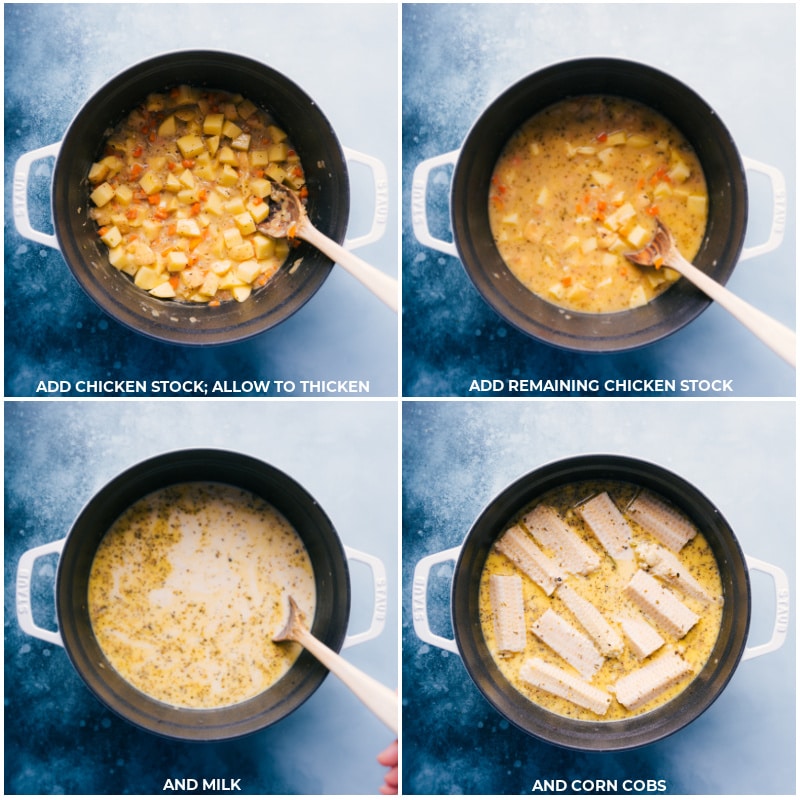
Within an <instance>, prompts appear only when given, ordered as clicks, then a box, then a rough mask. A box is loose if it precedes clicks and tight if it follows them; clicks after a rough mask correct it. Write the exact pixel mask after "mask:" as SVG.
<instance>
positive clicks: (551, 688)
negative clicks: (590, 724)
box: [519, 658, 611, 714]
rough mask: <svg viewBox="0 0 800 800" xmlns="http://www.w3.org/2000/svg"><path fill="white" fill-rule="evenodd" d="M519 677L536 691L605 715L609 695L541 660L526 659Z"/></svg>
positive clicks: (609, 698)
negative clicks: (539, 690)
mask: <svg viewBox="0 0 800 800" xmlns="http://www.w3.org/2000/svg"><path fill="white" fill-rule="evenodd" d="M519 677H520V679H521V680H523V681H525V683H529V684H530V685H531V686H535V687H536V688H537V689H541V690H542V691H545V692H549V693H550V694H554V695H556V697H560V698H562V699H563V700H568V701H569V702H570V703H575V705H578V706H580V707H581V708H587V709H589V711H594V713H595V714H605V713H606V711H608V707H609V705H610V704H611V695H610V694H607V693H606V692H603V691H601V690H600V689H598V688H597V687H595V686H592V685H591V684H590V683H587V682H586V681H584V680H581V679H580V678H578V677H577V676H576V675H572V674H571V673H569V672H567V671H566V670H564V669H561V668H560V667H556V666H555V665H553V664H548V663H547V662H546V661H543V660H542V659H541V658H530V659H528V660H527V661H526V662H525V663H524V664H523V665H522V666H521V667H520V670H519Z"/></svg>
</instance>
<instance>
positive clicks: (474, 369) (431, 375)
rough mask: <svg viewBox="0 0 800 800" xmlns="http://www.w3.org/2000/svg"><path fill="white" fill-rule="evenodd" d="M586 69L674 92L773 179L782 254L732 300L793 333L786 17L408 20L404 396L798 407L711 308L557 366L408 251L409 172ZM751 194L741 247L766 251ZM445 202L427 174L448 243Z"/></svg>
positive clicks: (786, 374) (423, 11) (766, 354)
mask: <svg viewBox="0 0 800 800" xmlns="http://www.w3.org/2000/svg"><path fill="white" fill-rule="evenodd" d="M586 56H612V57H619V58H625V59H629V60H633V61H641V62H643V63H647V64H651V65H652V66H654V67H656V68H659V69H661V70H663V71H665V72H667V73H669V74H671V75H673V76H675V77H676V78H678V79H679V80H681V81H683V82H684V83H686V84H688V85H689V86H690V87H692V88H693V89H694V90H695V91H696V92H697V93H698V94H699V95H700V96H701V97H703V98H704V99H705V100H706V102H707V103H708V104H709V105H711V107H712V108H713V109H714V110H715V111H716V112H717V114H718V115H719V116H720V117H721V119H722V120H723V122H724V123H725V125H726V126H727V127H728V129H729V131H730V132H731V134H732V136H733V139H734V141H735V142H736V144H737V146H738V149H739V151H740V153H741V154H742V155H744V156H749V157H750V158H754V159H757V160H759V161H762V162H766V163H768V164H771V165H773V166H775V167H777V168H779V169H780V170H781V171H782V173H783V175H784V177H785V178H786V181H787V184H788V201H789V203H788V215H787V226H786V235H785V239H784V241H783V243H782V245H781V246H780V247H779V248H778V249H777V250H775V251H773V252H772V253H770V254H768V255H763V256H760V257H757V258H754V259H751V260H748V261H746V262H743V263H740V264H739V265H738V266H737V268H736V270H735V272H734V274H733V276H732V277H731V280H730V281H729V283H728V287H729V288H730V289H731V290H732V291H733V292H735V293H737V294H740V295H741V296H742V297H743V298H744V299H746V300H747V301H749V302H750V303H752V304H753V305H754V306H756V307H757V308H760V309H762V310H764V311H765V312H766V313H768V314H771V315H772V316H774V317H776V318H777V319H779V320H780V321H781V322H783V323H784V324H787V325H789V326H790V327H794V322H795V287H796V282H795V226H794V220H795V214H794V199H795V187H794V176H795V91H794V80H795V7H794V5H778V4H744V5H739V4H713V5H711V4H705V5H704V4H695V3H675V4H670V5H666V4H664V5H661V4H648V3H638V4H630V3H619V4H613V3H612V4H606V3H587V4H562V3H541V4H537V3H519V4H502V3H485V4H432V5H427V4H426V5H422V4H404V5H403V106H402V108H403V173H402V174H403V210H404V215H403V233H402V243H403V280H404V283H403V302H404V314H403V393H404V395H405V396H409V397H412V396H413V397H423V396H435V397H442V396H462V397H463V396H468V395H470V384H471V381H472V380H473V379H481V378H490V379H491V378H498V379H503V380H508V379H510V378H599V379H603V378H676V379H678V380H680V379H682V378H706V379H715V378H722V379H725V378H728V379H733V381H734V388H735V394H736V395H738V396H794V390H795V375H794V372H793V371H792V369H791V368H790V367H788V366H787V365H786V364H785V363H784V362H783V361H781V360H780V359H779V358H778V357H777V356H776V355H774V354H773V353H772V352H771V351H770V350H768V349H767V348H766V346H765V345H763V344H762V343H761V342H760V341H758V340H757V339H756V338H755V337H753V336H752V335H751V334H750V333H749V332H748V331H746V330H745V329H744V328H743V327H742V326H741V325H740V324H739V323H738V322H736V321H735V320H734V319H733V318H732V317H731V316H730V315H729V314H728V313H727V312H726V311H724V310H723V309H722V308H720V307H718V306H712V307H709V308H708V309H706V311H704V312H703V313H702V314H701V316H700V317H699V318H698V319H696V320H695V321H694V322H692V323H691V324H690V325H688V326H687V327H686V328H684V329H683V330H681V331H679V332H678V333H676V334H674V335H673V336H671V337H669V338H668V339H667V340H664V341H662V342H659V343H657V344H655V345H651V346H650V347H647V348H645V349H642V350H637V351H634V352H631V353H626V354H617V355H611V356H599V355H583V354H575V353H569V352H566V351H561V350H556V349H554V348H551V347H549V346H547V345H544V344H542V343H539V342H537V341H535V340H533V339H530V338H529V337H527V336H525V335H524V334H522V333H520V332H519V331H517V330H516V329H515V328H513V327H512V326H511V325H509V324H508V323H507V322H505V321H504V320H503V319H502V318H500V317H499V316H498V315H497V314H495V312H494V311H493V310H492V309H491V308H490V307H489V306H488V305H487V304H486V303H485V302H484V300H483V299H482V298H481V296H480V295H479V294H478V292H477V290H476V289H475V288H474V286H473V285H472V283H471V282H470V280H469V278H468V277H467V274H466V272H465V271H464V269H463V267H462V265H461V263H460V261H459V260H458V259H457V258H454V257H452V256H449V255H443V254H442V253H440V252H438V251H436V250H433V249H430V248H428V247H424V246H422V245H421V244H420V243H419V242H418V241H417V239H416V238H415V235H414V233H413V231H412V227H411V218H410V216H411V215H410V213H408V211H409V209H410V204H411V197H410V196H411V179H412V174H413V171H414V169H415V168H416V166H417V165H418V164H419V163H420V162H422V161H423V160H426V159H429V158H432V157H434V156H439V155H442V154H444V153H448V152H450V151H452V150H457V149H458V148H460V147H461V144H462V142H463V141H464V139H465V137H466V135H467V133H468V132H469V130H470V128H471V126H472V125H473V123H474V122H475V121H476V120H477V119H478V117H479V116H480V115H481V113H482V112H483V111H484V109H485V108H486V107H487V106H488V105H489V104H490V103H491V102H492V101H493V100H494V99H495V98H496V97H497V96H498V95H500V94H501V93H502V92H503V91H504V90H505V89H507V88H508V87H509V86H511V85H512V84H514V83H516V82H517V81H518V80H520V79H522V78H523V77H525V76H526V75H528V74H530V73H532V72H535V71H536V70H538V69H540V68H542V67H544V66H549V65H550V64H552V63H556V62H559V61H565V60H569V59H573V58H579V57H586ZM748 182H749V184H750V193H751V202H750V217H749V222H748V235H747V238H746V242H745V243H746V245H748V246H749V245H755V244H759V243H761V242H763V241H764V240H765V239H766V237H767V231H768V229H769V224H770V220H771V217H772V213H771V212H772V203H771V198H770V196H769V192H768V191H767V188H766V181H765V180H764V179H763V178H762V176H759V175H755V176H754V177H753V178H752V180H750V179H749V181H748ZM449 187H450V170H449V169H447V168H440V169H438V170H434V172H433V173H432V174H431V185H430V186H429V190H428V205H427V216H428V221H429V224H430V227H431V232H432V234H433V235H434V236H436V237H438V238H440V239H444V240H446V241H451V240H452V237H451V233H450V222H449V219H450V214H449ZM475 394H476V393H474V392H473V393H472V396H475ZM500 394H508V392H507V391H506V392H500ZM633 394H635V393H633Z"/></svg>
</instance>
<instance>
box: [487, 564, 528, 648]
mask: <svg viewBox="0 0 800 800" xmlns="http://www.w3.org/2000/svg"><path fill="white" fill-rule="evenodd" d="M489 600H490V602H491V604H492V617H493V620H494V639H495V642H496V644H497V650H498V652H499V654H500V655H501V656H504V655H508V654H509V653H521V652H522V651H523V650H524V649H525V606H524V600H523V596H522V578H521V577H520V576H519V575H492V576H491V577H490V578H489Z"/></svg>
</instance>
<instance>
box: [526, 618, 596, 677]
mask: <svg viewBox="0 0 800 800" xmlns="http://www.w3.org/2000/svg"><path fill="white" fill-rule="evenodd" d="M531 629H532V630H533V632H534V633H535V634H536V635H537V636H538V637H539V638H540V639H541V640H542V641H543V642H544V643H545V644H546V645H547V646H548V647H549V648H550V649H551V650H553V651H554V652H556V653H558V655H560V656H561V658H563V659H564V660H565V661H566V662H567V663H568V664H569V665H570V666H572V667H575V669H576V670H578V672H580V674H581V675H582V676H583V677H584V678H585V679H586V680H590V679H591V677H592V676H593V675H594V674H595V672H597V670H599V669H600V667H602V666H603V661H604V659H603V656H602V655H600V653H599V651H598V650H597V648H596V647H595V646H594V643H593V642H592V640H591V639H589V637H588V636H584V635H583V634H582V633H581V632H580V631H579V630H577V628H573V627H572V625H570V624H569V622H567V621H566V620H565V619H564V618H563V617H560V616H559V615H558V614H556V612H555V611H553V610H552V609H550V608H548V609H547V610H546V611H545V612H544V613H543V614H542V615H541V616H539V618H538V619H537V620H536V621H535V622H534V623H533V626H532V628H531Z"/></svg>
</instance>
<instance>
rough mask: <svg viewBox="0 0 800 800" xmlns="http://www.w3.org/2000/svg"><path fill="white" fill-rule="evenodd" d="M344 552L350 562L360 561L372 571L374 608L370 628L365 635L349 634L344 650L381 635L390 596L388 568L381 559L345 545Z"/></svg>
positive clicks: (346, 637)
mask: <svg viewBox="0 0 800 800" xmlns="http://www.w3.org/2000/svg"><path fill="white" fill-rule="evenodd" d="M344 552H345V555H346V556H347V559H348V560H350V561H360V562H361V563H362V564H366V565H367V566H368V567H369V568H370V570H371V571H372V586H373V593H374V597H373V602H374V606H373V610H372V621H371V622H370V626H369V628H367V630H365V631H364V632H363V633H352V634H350V633H348V634H347V636H345V637H344V642H343V643H342V650H344V649H345V648H347V647H352V646H353V645H354V644H361V643H362V642H368V641H369V640H370V639H374V638H375V637H376V636H378V635H380V633H381V632H382V631H383V629H384V627H385V625H386V605H387V595H388V593H387V589H386V567H384V565H383V562H382V561H381V560H380V559H379V558H377V557H376V556H372V555H370V554H369V553H364V552H362V551H361V550H356V549H355V548H353V547H349V546H347V545H345V548H344Z"/></svg>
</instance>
